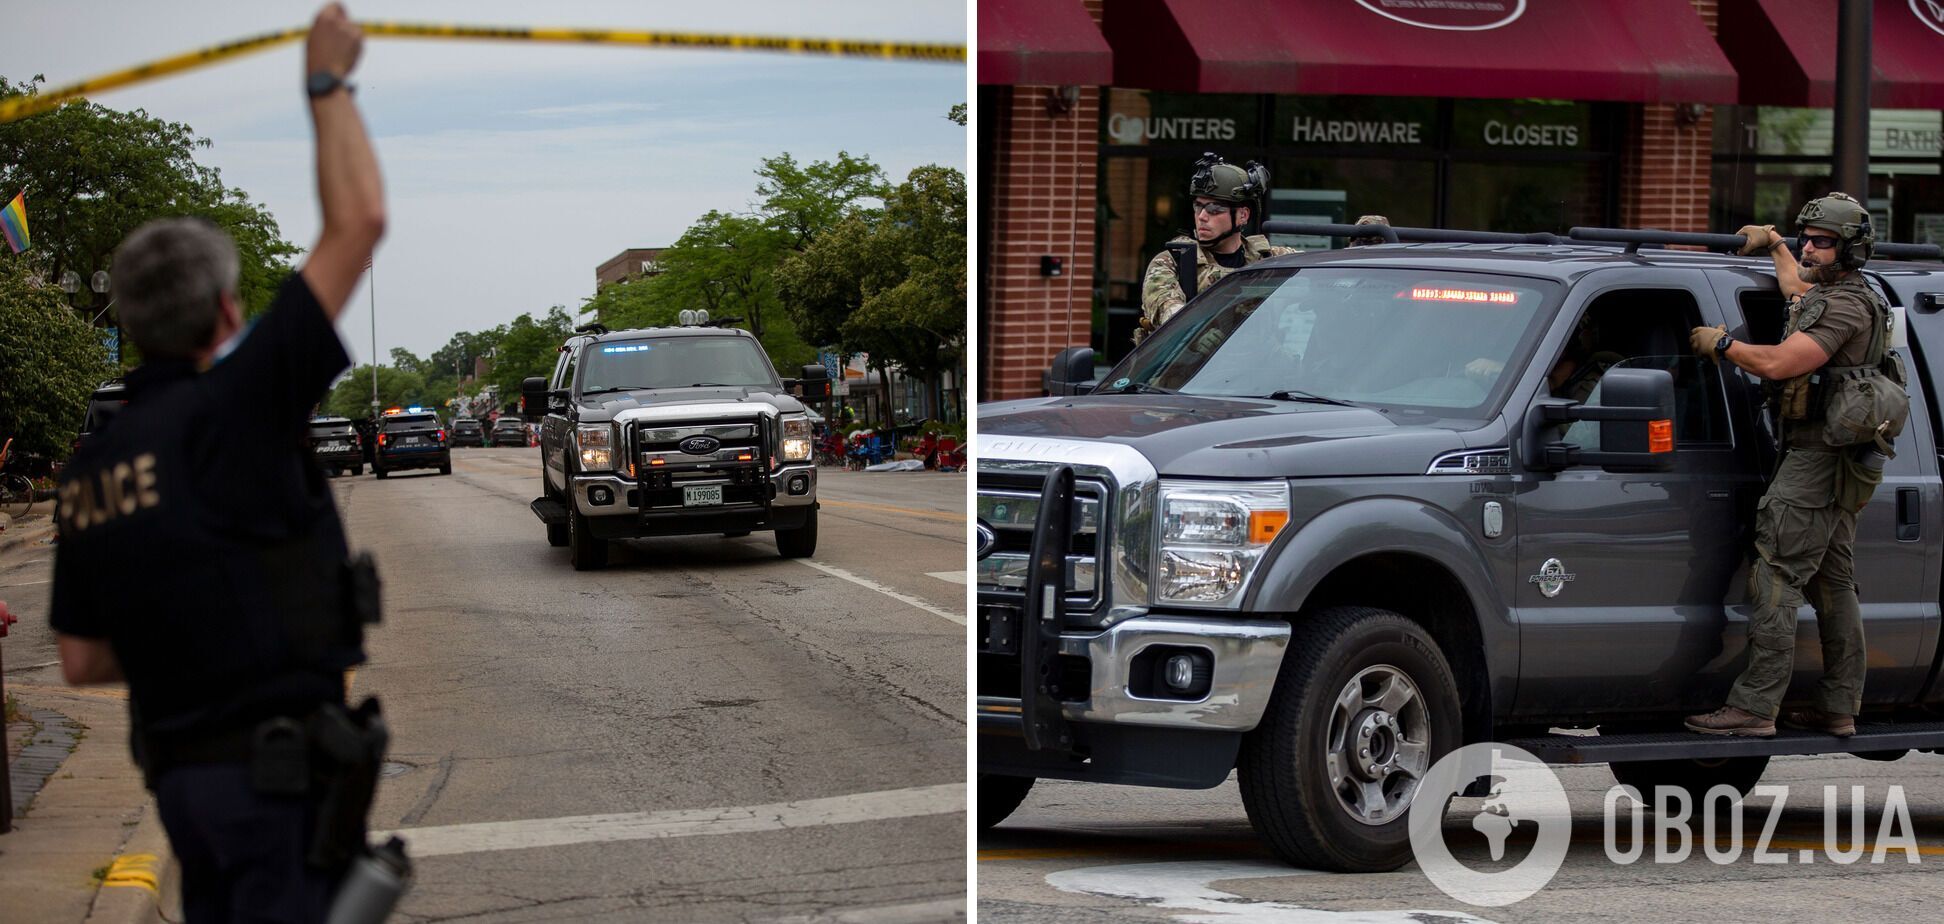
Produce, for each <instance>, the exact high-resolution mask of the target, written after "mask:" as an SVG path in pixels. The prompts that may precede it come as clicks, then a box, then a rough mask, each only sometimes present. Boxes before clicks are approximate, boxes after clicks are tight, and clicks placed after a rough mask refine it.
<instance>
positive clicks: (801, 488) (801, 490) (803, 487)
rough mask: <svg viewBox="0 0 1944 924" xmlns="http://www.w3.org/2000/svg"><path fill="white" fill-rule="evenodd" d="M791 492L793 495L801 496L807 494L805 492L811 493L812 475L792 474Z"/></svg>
mask: <svg viewBox="0 0 1944 924" xmlns="http://www.w3.org/2000/svg"><path fill="white" fill-rule="evenodd" d="M790 493H791V494H793V495H796V496H799V497H801V496H803V495H805V494H808V493H810V476H808V475H791V476H790Z"/></svg>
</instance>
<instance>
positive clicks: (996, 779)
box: [979, 773, 1034, 829]
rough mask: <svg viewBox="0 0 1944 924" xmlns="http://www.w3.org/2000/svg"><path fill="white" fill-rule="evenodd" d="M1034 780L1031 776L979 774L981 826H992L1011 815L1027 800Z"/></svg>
mask: <svg viewBox="0 0 1944 924" xmlns="http://www.w3.org/2000/svg"><path fill="white" fill-rule="evenodd" d="M1033 782H1034V780H1033V778H1032V777H1030V776H997V775H994V774H990V773H981V774H979V827H980V828H981V829H983V828H990V827H992V826H993V825H996V824H998V823H1000V822H1002V821H1005V820H1006V819H1007V818H1008V817H1010V816H1011V815H1012V813H1013V812H1014V811H1015V810H1016V809H1018V808H1019V804H1020V803H1021V802H1024V801H1026V794H1027V793H1029V792H1031V791H1032V790H1033Z"/></svg>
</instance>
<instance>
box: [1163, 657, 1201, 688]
mask: <svg viewBox="0 0 1944 924" xmlns="http://www.w3.org/2000/svg"><path fill="white" fill-rule="evenodd" d="M1194 685H1195V659H1194V657H1193V656H1191V655H1185V654H1178V655H1175V656H1174V657H1172V658H1169V659H1168V688H1169V689H1171V690H1173V691H1175V692H1176V693H1185V692H1187V691H1188V690H1189V689H1190V688H1192V687H1194Z"/></svg>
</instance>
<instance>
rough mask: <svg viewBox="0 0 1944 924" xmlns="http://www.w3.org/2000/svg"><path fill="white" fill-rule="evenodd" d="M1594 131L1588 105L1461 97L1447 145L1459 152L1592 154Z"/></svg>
mask: <svg viewBox="0 0 1944 924" xmlns="http://www.w3.org/2000/svg"><path fill="white" fill-rule="evenodd" d="M1595 129H1596V125H1595V122H1594V110H1593V105H1592V104H1591V103H1573V102H1565V101H1561V100H1546V99H1516V100H1503V99H1461V100H1456V101H1455V102H1453V104H1452V109H1451V146H1452V147H1453V148H1454V149H1457V150H1462V151H1491V152H1493V153H1495V154H1497V153H1535V152H1546V153H1560V152H1569V151H1591V150H1595V138H1594V135H1595Z"/></svg>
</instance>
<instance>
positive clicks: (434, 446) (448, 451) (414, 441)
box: [371, 411, 452, 478]
mask: <svg viewBox="0 0 1944 924" xmlns="http://www.w3.org/2000/svg"><path fill="white" fill-rule="evenodd" d="M413 468H436V469H438V470H439V474H441V475H450V474H452V446H451V444H450V443H448V442H447V440H446V432H445V428H444V427H441V426H439V418H438V415H436V414H432V413H430V412H413V411H404V412H400V413H396V414H388V415H386V416H385V417H384V418H382V419H380V420H379V421H378V457H377V461H375V462H373V463H372V466H371V473H372V474H374V475H377V476H378V477H380V478H383V477H385V476H386V475H389V474H391V473H392V472H396V471H403V470H405V469H413Z"/></svg>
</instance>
